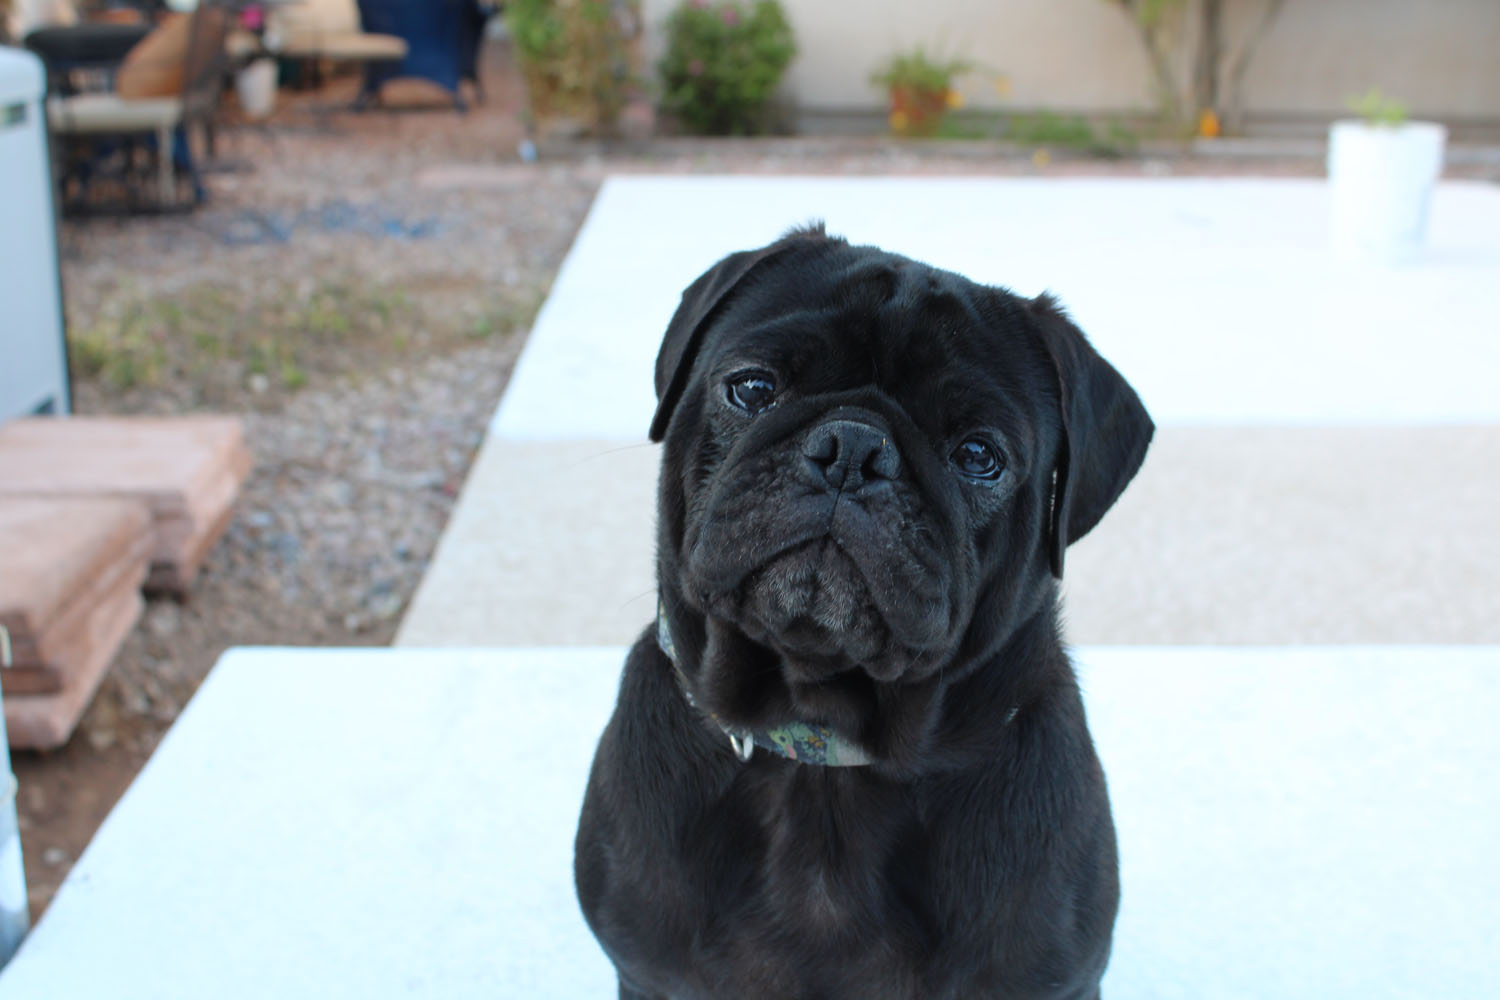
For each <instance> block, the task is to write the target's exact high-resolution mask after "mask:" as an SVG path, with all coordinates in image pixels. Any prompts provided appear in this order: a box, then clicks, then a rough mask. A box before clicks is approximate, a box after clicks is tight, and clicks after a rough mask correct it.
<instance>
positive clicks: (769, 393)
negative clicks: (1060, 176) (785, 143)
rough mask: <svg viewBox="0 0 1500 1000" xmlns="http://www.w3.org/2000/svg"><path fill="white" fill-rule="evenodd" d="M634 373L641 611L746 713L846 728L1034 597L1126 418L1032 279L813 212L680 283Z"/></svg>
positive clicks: (1138, 443) (1138, 442)
mask: <svg viewBox="0 0 1500 1000" xmlns="http://www.w3.org/2000/svg"><path fill="white" fill-rule="evenodd" d="M656 392H657V398H658V404H659V405H658V409H657V412H656V416H655V419H654V420H653V422H652V425H651V437H652V439H653V440H657V441H661V440H665V442H666V448H665V454H664V463H663V471H662V481H661V511H660V525H659V540H658V547H659V567H658V568H659V575H660V585H661V591H662V602H663V608H664V613H665V614H666V615H667V616H668V618H669V620H670V626H671V629H672V632H673V633H674V634H675V636H677V641H678V643H679V644H680V645H681V646H683V647H684V651H685V653H686V658H687V659H688V660H689V661H690V662H691V664H692V665H693V668H694V670H695V684H696V686H697V688H698V696H699V697H700V698H701V699H703V700H705V701H706V702H707V703H708V706H707V707H709V709H710V710H711V711H713V712H714V713H715V714H717V715H719V716H720V717H721V718H724V719H728V720H731V721H734V722H737V723H742V724H746V725H756V724H764V723H766V722H768V721H784V717H785V716H787V715H791V716H794V717H802V718H809V717H813V716H821V717H822V718H825V719H830V718H831V719H832V720H833V721H834V722H836V723H839V724H844V725H853V726H855V727H864V726H866V725H867V723H868V719H867V716H868V714H869V712H870V711H871V710H872V707H873V706H876V705H878V704H879V703H881V702H882V701H883V700H887V699H888V698H889V697H890V692H891V691H893V690H897V689H907V690H912V689H917V688H920V687H922V686H923V685H927V686H928V687H930V686H931V683H930V680H931V679H932V678H935V677H938V676H942V675H947V676H949V677H952V676H956V675H958V674H961V673H962V672H963V671H964V670H966V669H970V668H971V666H972V664H974V663H976V662H979V661H981V660H983V659H985V658H986V657H987V656H992V655H993V654H994V653H995V652H996V651H997V650H999V649H1000V648H1001V647H1003V645H1004V643H1005V642H1006V640H1007V638H1008V637H1009V636H1010V635H1012V634H1013V633H1014V632H1015V631H1016V630H1017V628H1018V627H1020V625H1021V624H1022V623H1024V622H1027V621H1033V620H1035V619H1036V618H1037V616H1038V615H1039V614H1042V615H1048V616H1050V615H1051V613H1052V608H1053V605H1054V604H1055V600H1056V586H1055V583H1054V578H1056V577H1060V576H1061V574H1062V569H1063V552H1064V549H1065V548H1066V547H1067V545H1068V544H1069V543H1070V542H1073V541H1076V540H1077V539H1078V538H1080V537H1082V536H1083V535H1084V534H1086V533H1087V532H1088V531H1089V530H1090V529H1091V528H1092V527H1093V526H1094V525H1095V524H1096V523H1097V522H1098V520H1099V518H1100V517H1101V516H1102V515H1103V514H1104V512H1105V510H1107V509H1108V508H1109V506H1110V505H1111V504H1112V503H1114V501H1115V499H1116V498H1117V497H1118V496H1119V494H1120V492H1121V491H1122V490H1123V489H1124V488H1125V485H1126V484H1127V483H1128V482H1129V480H1130V478H1131V477H1132V476H1133V475H1134V474H1135V472H1136V470H1137V468H1138V467H1139V466H1140V464H1141V461H1142V459H1143V457H1144V455H1145V452H1146V446H1147V443H1148V442H1149V440H1150V437H1151V433H1152V424H1151V421H1150V419H1149V418H1148V417H1147V415H1146V412H1145V409H1144V408H1143V407H1142V406H1141V403H1140V400H1139V399H1138V398H1137V397H1136V394H1135V393H1134V392H1133V391H1132V390H1131V388H1130V387H1129V386H1128V385H1127V384H1126V382H1125V381H1124V379H1123V378H1121V377H1120V375H1119V373H1117V372H1116V371H1115V370H1114V369H1113V368H1112V367H1111V366H1110V365H1109V364H1108V363H1107V362H1105V361H1104V359H1103V358H1101V357H1100V356H1099V355H1098V354H1097V353H1095V352H1094V350H1093V349H1092V348H1091V347H1090V346H1089V344H1088V342H1087V341H1086V340H1085V339H1084V337H1083V334H1082V333H1081V332H1080V331H1079V330H1078V329H1077V328H1076V327H1075V326H1073V324H1072V323H1071V322H1069V320H1068V319H1067V317H1066V316H1065V315H1064V314H1063V313H1062V312H1061V310H1060V309H1059V308H1058V306H1057V305H1056V303H1055V302H1053V301H1052V299H1051V298H1050V297H1048V296H1042V297H1039V298H1036V299H1023V298H1019V297H1017V296H1015V295H1013V294H1011V293H1010V292H1008V291H1005V290H1004V289H1000V288H993V287H987V286H983V285H978V284H975V283H973V282H971V281H968V280H967V279H965V278H962V277H960V276H958V275H956V274H952V273H949V272H945V271H940V270H937V269H935V268H932V267H928V266H926V265H924V264H920V263H917V262H915V261H912V260H909V259H907V258H904V257H900V256H896V255H894V254H890V253H885V252H883V251H880V250H877V249H874V248H871V247H857V246H851V245H849V244H848V243H846V242H844V241H842V240H838V239H833V238H830V237H827V236H825V235H824V234H823V233H822V231H821V229H806V230H797V231H794V232H792V233H790V234H788V235H787V236H786V237H784V238H783V239H781V240H780V241H778V242H776V243H774V244H772V245H771V246H768V247H765V248H762V249H760V250H755V251H749V252H745V253H738V254H734V255H732V256H730V257H727V258H725V259H724V260H723V261H721V262H719V263H718V264H717V265H716V266H715V267H713V268H712V269H711V270H709V271H708V272H707V273H705V274H704V275H702V276H701V277H700V278H698V280H697V281H695V282H694V283H693V284H692V285H691V286H690V287H689V288H688V289H687V291H686V292H684V294H683V300H682V304H681V306H680V307H679V309H678V311H677V313H676V315H675V316H674V317H673V319H672V321H671V324H670V325H669V327H668V329H667V333H666V336H665V339H664V341H663V343H662V348H661V353H660V356H659V357H658V359H657V367H656ZM1048 622H1049V628H1050V617H1049V618H1048ZM777 716H782V717H783V718H781V719H777V718H776V717H777ZM865 735H866V736H868V735H869V734H868V733H866V734H865Z"/></svg>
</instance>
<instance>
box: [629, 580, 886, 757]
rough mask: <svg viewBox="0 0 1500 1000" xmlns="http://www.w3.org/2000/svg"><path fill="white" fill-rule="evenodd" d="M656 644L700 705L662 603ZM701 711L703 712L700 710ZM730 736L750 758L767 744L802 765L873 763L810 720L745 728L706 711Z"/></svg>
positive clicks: (737, 748)
mask: <svg viewBox="0 0 1500 1000" xmlns="http://www.w3.org/2000/svg"><path fill="white" fill-rule="evenodd" d="M656 644H657V645H658V646H660V647H661V651H662V652H663V653H665V654H666V657H667V659H668V660H671V661H672V666H673V668H674V669H675V670H676V671H677V682H678V684H679V686H681V688H682V693H683V694H684V695H685V696H686V697H687V700H688V704H689V705H692V706H693V707H694V708H698V703H697V702H696V701H695V700H693V692H692V689H691V688H690V687H689V686H688V679H687V675H686V674H685V673H683V670H682V664H681V662H679V660H678V658H677V643H676V642H675V641H674V640H673V638H672V628H671V626H670V625H668V624H667V616H666V614H665V612H663V610H662V609H661V607H660V605H658V606H657V609H656ZM699 711H703V710H702V709H699ZM704 714H705V715H707V716H708V717H709V718H710V719H712V720H713V721H714V723H715V724H716V725H717V726H718V727H719V728H720V729H722V730H724V735H725V736H728V737H729V745H730V746H731V747H733V748H734V753H735V756H737V757H739V759H740V760H741V761H748V760H749V759H750V757H751V755H752V754H754V753H755V748H756V747H758V746H759V747H763V748H765V749H766V750H769V751H771V752H772V753H778V754H780V755H781V756H783V757H785V758H787V759H788V760H795V761H796V762H797V763H799V764H822V765H823V766H825V767H860V766H862V765H865V764H869V763H870V760H871V758H870V755H869V754H867V753H865V751H864V750H862V749H860V747H859V746H858V745H856V744H855V743H853V742H851V741H849V740H847V739H845V738H844V737H842V736H840V735H838V734H837V733H835V732H834V731H833V730H832V729H830V728H829V727H827V726H823V725H818V724H816V723H810V722H789V723H787V724H786V725H784V726H777V727H776V728H774V729H744V728H741V727H738V726H731V725H728V724H727V723H725V722H724V721H723V720H722V719H720V718H719V717H718V716H716V715H714V714H713V713H712V712H704Z"/></svg>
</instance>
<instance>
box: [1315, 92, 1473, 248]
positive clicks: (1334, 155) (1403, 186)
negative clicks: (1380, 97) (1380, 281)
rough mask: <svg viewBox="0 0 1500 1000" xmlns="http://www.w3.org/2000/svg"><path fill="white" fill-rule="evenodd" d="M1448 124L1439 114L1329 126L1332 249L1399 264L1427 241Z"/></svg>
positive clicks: (1356, 121)
mask: <svg viewBox="0 0 1500 1000" xmlns="http://www.w3.org/2000/svg"><path fill="white" fill-rule="evenodd" d="M1447 135H1448V130H1447V129H1446V128H1444V127H1443V126H1442V125H1439V124H1437V123H1435V122H1404V123H1402V124H1400V125H1371V124H1368V123H1366V122H1364V121H1358V120H1346V121H1337V122H1334V123H1333V127H1332V128H1331V129H1330V130H1329V133H1328V186H1329V189H1330V193H1331V196H1332V203H1333V217H1332V226H1333V231H1332V237H1333V252H1334V255H1335V256H1336V257H1337V258H1338V259H1340V260H1345V261H1354V262H1360V263H1381V264H1399V263H1403V262H1406V261H1410V260H1412V259H1413V258H1415V257H1416V256H1417V254H1418V253H1419V252H1420V250H1421V249H1422V242H1423V239H1424V237H1425V234H1426V230H1427V208H1428V205H1429V203H1430V202H1431V201H1432V188H1433V185H1434V184H1436V183H1437V179H1438V176H1439V175H1440V174H1441V173H1442V172H1443V145H1444V142H1445V141H1446V139H1447Z"/></svg>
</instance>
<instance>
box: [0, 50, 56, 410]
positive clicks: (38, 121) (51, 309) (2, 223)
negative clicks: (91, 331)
mask: <svg viewBox="0 0 1500 1000" xmlns="http://www.w3.org/2000/svg"><path fill="white" fill-rule="evenodd" d="M46 79H47V78H46V71H45V70H44V68H43V66H42V62H41V60H40V59H38V58H36V57H35V56H34V55H32V54H31V53H30V52H25V51H22V50H21V49H15V48H9V47H6V46H0V304H3V305H0V423H3V422H4V421H6V420H9V419H10V418H12V417H17V416H23V415H27V414H33V413H67V412H68V411H69V409H70V406H71V404H70V400H69V398H68V359H67V346H66V343H65V342H64V339H63V316H62V291H61V284H60V280H59V277H58V267H57V215H56V209H55V208H54V207H53V200H52V172H51V166H50V161H49V158H48V154H47V125H46V112H45V110H44V106H43V103H42V101H43V98H44V95H45V94H46V89H47V82H46Z"/></svg>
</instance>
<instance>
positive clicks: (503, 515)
mask: <svg viewBox="0 0 1500 1000" xmlns="http://www.w3.org/2000/svg"><path fill="white" fill-rule="evenodd" d="M659 451H660V449H659V448H658V447H655V446H650V445H628V444H622V443H620V442H610V441H598V440H595V441H512V440H506V439H504V438H500V437H498V436H496V435H491V436H490V437H489V439H488V440H487V441H486V442H485V445H484V448H483V450H482V451H481V452H480V454H479V457H478V459H477V461H476V462H475V464H474V467H473V468H472V469H471V470H470V472H469V478H468V481H467V482H466V483H465V485H464V491H463V496H462V497H461V498H460V500H459V503H458V506H457V507H456V508H455V510H454V512H453V516H452V518H451V519H450V520H449V522H448V527H447V529H446V531H445V532H444V534H443V538H442V541H441V543H440V545H439V547H438V550H437V552H436V554H435V555H434V557H433V560H432V564H431V565H430V566H429V568H428V570H427V573H426V575H425V576H424V577H423V579H422V585H421V587H420V588H419V589H418V591H417V593H416V596H415V597H414V598H413V600H412V603H411V606H410V607H409V608H408V609H407V612H406V615H405V617H404V619H403V620H402V623H401V631H400V633H399V635H398V636H397V642H398V644H400V645H403V646H474V645H484V646H488V645H495V646H504V645H521V646H535V645H609V644H615V643H626V642H631V641H633V640H634V639H635V637H636V636H637V635H639V634H640V631H641V629H642V628H644V627H645V626H646V625H647V623H649V622H650V621H651V620H652V618H653V617H654V616H655V614H656V566H655V539H656V535H655V521H656V505H655V496H656V479H657V465H658V463H659V461H660V455H659ZM1496 511H1500V425H1490V426H1485V427H1443V428H1437V427H1418V428H1409V427H1382V428H1350V427H1340V428H1305V429H1288V428H1249V429H1239V430H1233V429H1227V428H1184V427H1168V428H1165V429H1163V430H1161V431H1159V432H1158V434H1157V436H1156V440H1155V441H1154V442H1153V443H1152V446H1151V451H1150V452H1149V453H1148V454H1147V456H1146V464H1145V466H1144V467H1143V468H1142V469H1141V472H1140V474H1139V475H1138V476H1137V477H1136V480H1135V481H1134V482H1133V483H1131V485H1130V488H1129V489H1127V490H1126V491H1125V495H1124V496H1123V497H1122V498H1121V499H1120V502H1119V504H1118V505H1117V506H1116V507H1115V509H1113V510H1111V511H1110V512H1109V514H1108V516H1106V517H1105V518H1104V520H1103V521H1102V522H1101V523H1100V524H1099V526H1098V527H1097V528H1095V529H1094V530H1093V532H1091V533H1090V534H1089V535H1088V537H1086V538H1084V539H1082V540H1081V541H1079V542H1078V543H1077V544H1076V545H1074V546H1073V547H1072V548H1070V549H1069V554H1068V562H1067V575H1066V597H1065V602H1064V611H1065V617H1066V620H1067V635H1068V637H1069V638H1070V639H1072V640H1073V641H1075V642H1080V643H1088V644H1099V643H1106V644H1127V643H1131V644H1133V643H1141V644H1145V645H1178V644H1181V645H1202V644H1236V643H1262V644H1271V645H1287V644H1302V643H1351V642H1357V643H1381V642H1393V643H1439V644H1441V643H1497V642H1500V597H1497V595H1500V530H1496V526H1497V516H1496Z"/></svg>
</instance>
